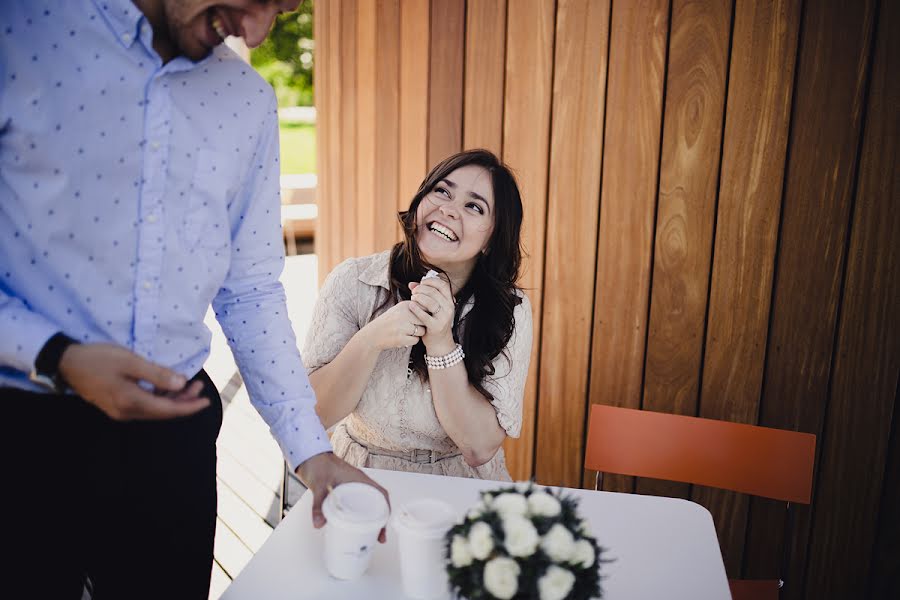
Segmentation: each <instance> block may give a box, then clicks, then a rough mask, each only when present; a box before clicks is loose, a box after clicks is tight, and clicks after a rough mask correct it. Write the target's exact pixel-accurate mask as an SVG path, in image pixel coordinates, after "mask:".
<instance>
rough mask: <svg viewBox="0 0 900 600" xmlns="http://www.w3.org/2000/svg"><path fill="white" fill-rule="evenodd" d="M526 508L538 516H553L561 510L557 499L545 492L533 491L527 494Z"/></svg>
mask: <svg viewBox="0 0 900 600" xmlns="http://www.w3.org/2000/svg"><path fill="white" fill-rule="evenodd" d="M528 510H530V511H531V514H533V515H535V516H538V517H555V516H556V515H558V514H559V513H560V511H561V510H562V506H561V505H560V504H559V500H557V499H556V498H554V497H553V496H551V495H550V494H548V493H547V492H534V493H533V494H531V495H530V496H528Z"/></svg>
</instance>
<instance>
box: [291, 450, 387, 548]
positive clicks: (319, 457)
mask: <svg viewBox="0 0 900 600" xmlns="http://www.w3.org/2000/svg"><path fill="white" fill-rule="evenodd" d="M296 473H297V476H298V477H299V478H300V481H302V482H303V484H304V485H305V486H306V487H308V488H309V489H310V491H311V492H312V494H313V506H312V518H313V527H315V528H316V529H319V528H320V527H322V526H323V525H325V515H324V514H322V503H323V502H324V501H325V497H326V496H328V493H329V492H330V491H331V489H334V488H336V487H337V486H338V485H340V484H342V483H347V482H350V481H358V482H360V483H367V484H369V485H371V486H373V487H375V488H377V489H378V491H380V492H381V493H382V494H384V498H385V500H387V502H388V506H389V507H390V505H391V499H390V497H389V496H388V493H387V490H386V489H384V488H383V487H381V486H380V485H378V484H377V483H375V482H374V481H372V479H371V478H370V477H369V476H368V475H366V474H365V473H363V472H362V471H360V470H359V469H357V468H356V467H351V466H350V465H349V464H347V463H346V462H344V461H343V460H341V459H340V458H338V457H337V456H335V455H334V454H333V453H331V452H325V453H323V454H316V455H315V456H313V457H312V458H309V459H307V460H306V462H304V463H303V464H301V465H300V466H299V467H297V470H296ZM378 541H379V542H381V543H382V544H383V543H384V542H386V541H387V535H386V534H385V530H384V528H383V527H382V528H381V531H380V532H379V533H378Z"/></svg>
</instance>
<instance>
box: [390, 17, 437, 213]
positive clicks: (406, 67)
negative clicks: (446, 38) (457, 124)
mask: <svg viewBox="0 0 900 600" xmlns="http://www.w3.org/2000/svg"><path fill="white" fill-rule="evenodd" d="M430 18H431V17H430V0H403V2H402V3H401V4H400V160H399V167H400V174H399V181H398V190H399V193H398V197H397V210H398V211H400V210H406V209H407V208H408V207H409V203H410V202H411V201H412V198H413V196H415V194H416V191H417V190H418V189H419V184H420V183H421V182H422V180H423V179H424V178H425V175H426V173H427V172H428V167H429V165H428V164H427V162H428V161H427V156H428V154H427V152H428V61H429V56H430V54H429V51H428V50H429V47H430V41H429V40H430V23H431V21H430ZM397 228H398V231H399V224H398V225H397Z"/></svg>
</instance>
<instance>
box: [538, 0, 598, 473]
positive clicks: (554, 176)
mask: <svg viewBox="0 0 900 600" xmlns="http://www.w3.org/2000/svg"><path fill="white" fill-rule="evenodd" d="M608 31H609V3H608V2H598V1H590V0H562V1H560V2H559V4H558V5H557V18H556V55H555V65H554V70H555V76H554V82H553V117H552V119H553V120H552V122H553V129H552V131H551V138H550V179H549V192H548V210H547V213H548V217H547V241H546V259H545V260H546V264H547V265H552V268H546V269H545V274H544V282H545V286H544V305H543V325H542V334H541V338H542V342H541V357H540V378H539V395H538V402H539V409H538V414H540V415H541V416H540V420H539V421H538V427H537V442H536V443H537V452H536V468H535V472H536V476H537V480H538V481H539V482H541V483H543V484H547V485H566V486H575V487H577V486H579V485H580V484H581V475H582V470H581V465H582V463H583V462H584V461H583V455H584V448H583V445H584V444H583V438H584V423H585V409H586V405H585V402H586V398H587V372H588V368H589V365H590V361H589V352H590V330H591V312H592V309H593V293H594V286H593V282H594V261H595V256H596V249H597V214H598V209H599V206H598V204H599V195H600V162H601V157H602V155H603V139H602V136H601V135H600V131H601V126H602V123H603V110H604V108H603V107H604V93H605V92H604V86H605V82H606V64H607V56H606V53H607V39H608Z"/></svg>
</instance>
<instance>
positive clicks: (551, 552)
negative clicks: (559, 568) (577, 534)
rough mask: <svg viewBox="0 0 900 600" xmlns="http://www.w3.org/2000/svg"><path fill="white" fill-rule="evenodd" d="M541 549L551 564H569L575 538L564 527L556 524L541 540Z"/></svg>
mask: <svg viewBox="0 0 900 600" xmlns="http://www.w3.org/2000/svg"><path fill="white" fill-rule="evenodd" d="M541 549H542V550H543V551H544V552H545V553H546V554H547V556H549V557H550V559H551V560H552V561H553V562H558V563H564V562H569V559H570V558H571V557H572V553H573V552H574V551H575V538H574V537H573V536H572V532H571V531H569V530H568V529H566V526H565V525H561V524H559V523H557V524H556V525H554V526H553V527H551V528H550V531H548V532H547V533H546V534H544V539H542V540H541Z"/></svg>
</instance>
